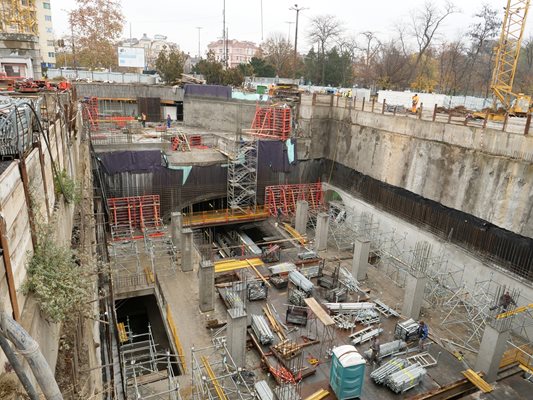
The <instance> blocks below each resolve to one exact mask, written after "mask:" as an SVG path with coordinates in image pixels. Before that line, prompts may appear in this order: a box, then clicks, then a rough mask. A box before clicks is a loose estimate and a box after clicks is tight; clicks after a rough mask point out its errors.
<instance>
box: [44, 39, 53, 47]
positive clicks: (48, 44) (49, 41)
mask: <svg viewBox="0 0 533 400" xmlns="http://www.w3.org/2000/svg"><path fill="white" fill-rule="evenodd" d="M46 45H47V46H48V47H54V41H53V40H47V41H46Z"/></svg>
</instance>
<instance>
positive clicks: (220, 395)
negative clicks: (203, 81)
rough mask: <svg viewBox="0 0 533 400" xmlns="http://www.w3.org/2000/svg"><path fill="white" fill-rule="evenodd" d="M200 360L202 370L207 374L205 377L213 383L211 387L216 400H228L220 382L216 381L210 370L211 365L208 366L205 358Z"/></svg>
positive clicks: (202, 357)
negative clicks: (213, 388)
mask: <svg viewBox="0 0 533 400" xmlns="http://www.w3.org/2000/svg"><path fill="white" fill-rule="evenodd" d="M200 359H201V360H202V364H204V368H205V370H206V372H207V375H209V378H210V379H211V382H213V386H214V387H215V390H216V392H217V395H218V398H219V399H220V400H228V397H227V396H226V393H224V388H223V387H222V386H221V385H220V382H219V381H218V379H217V377H216V375H215V373H214V372H213V369H212V368H211V365H210V364H209V360H208V359H207V357H206V356H201V357H200Z"/></svg>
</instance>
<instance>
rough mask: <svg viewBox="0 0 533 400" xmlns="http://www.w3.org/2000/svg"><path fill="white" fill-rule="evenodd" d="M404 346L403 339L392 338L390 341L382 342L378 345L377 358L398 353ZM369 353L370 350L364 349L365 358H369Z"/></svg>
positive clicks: (370, 353)
mask: <svg viewBox="0 0 533 400" xmlns="http://www.w3.org/2000/svg"><path fill="white" fill-rule="evenodd" d="M406 347H407V343H405V342H404V341H403V340H393V341H392V342H388V343H383V344H382V345H380V346H379V358H385V357H388V356H390V355H391V354H394V353H398V352H399V351H401V350H403V349H405V348H406ZM371 355H372V350H367V351H365V357H366V358H370V356H371Z"/></svg>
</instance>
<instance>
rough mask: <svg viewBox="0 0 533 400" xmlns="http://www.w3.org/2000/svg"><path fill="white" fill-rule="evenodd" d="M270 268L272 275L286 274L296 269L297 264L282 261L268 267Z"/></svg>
mask: <svg viewBox="0 0 533 400" xmlns="http://www.w3.org/2000/svg"><path fill="white" fill-rule="evenodd" d="M268 269H269V270H270V273H271V274H272V275H276V274H284V273H287V272H291V271H294V270H295V269H296V265H294V263H291V262H282V263H279V264H276V265H273V266H271V267H268Z"/></svg>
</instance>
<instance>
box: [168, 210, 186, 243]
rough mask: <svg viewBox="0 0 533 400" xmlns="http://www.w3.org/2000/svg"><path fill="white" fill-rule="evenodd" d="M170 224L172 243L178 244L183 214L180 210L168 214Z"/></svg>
mask: <svg viewBox="0 0 533 400" xmlns="http://www.w3.org/2000/svg"><path fill="white" fill-rule="evenodd" d="M170 226H171V230H172V244H173V245H174V246H178V244H179V243H180V236H181V230H182V229H183V215H182V214H181V213H180V212H173V213H171V214H170Z"/></svg>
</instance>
